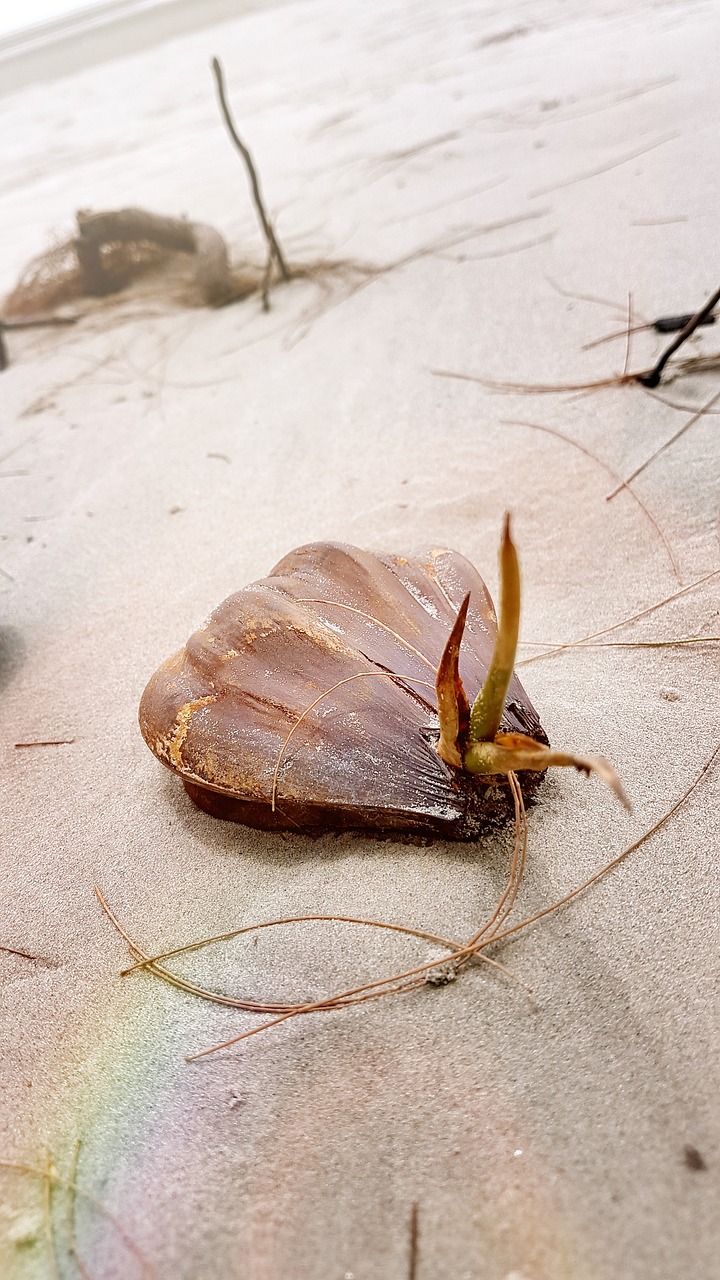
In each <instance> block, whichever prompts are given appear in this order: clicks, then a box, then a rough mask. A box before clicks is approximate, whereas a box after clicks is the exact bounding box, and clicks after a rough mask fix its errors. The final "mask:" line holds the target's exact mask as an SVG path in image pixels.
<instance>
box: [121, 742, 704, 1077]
mask: <svg viewBox="0 0 720 1280" xmlns="http://www.w3.org/2000/svg"><path fill="white" fill-rule="evenodd" d="M718 756H720V746H718V747H716V748H715V749H714V751H713V752H712V754H711V756H710V757H709V759H708V760H707V761H706V762H705V764H704V765H703V767H702V768H701V770H700V772H699V773H698V774H697V776H696V777H695V779H694V780H693V782H692V783H691V784H690V785H689V786H688V787H687V788H686V790H685V791H684V792H683V794H682V795H681V796H680V798H679V799H678V800H677V801H676V802H675V803H674V804H673V805H672V806H671V808H670V809H668V810H667V812H666V813H665V814H663V815H662V817H661V818H659V819H658V821H657V822H656V823H654V824H653V826H651V827H650V828H649V829H648V830H647V831H645V832H644V833H643V835H641V836H640V837H639V838H638V839H637V840H635V841H634V842H633V843H632V844H630V845H628V846H627V848H625V849H624V850H623V851H622V852H621V853H620V854H618V855H617V856H616V857H615V858H613V859H611V861H610V862H608V863H606V864H605V866H603V867H601V868H600V870H599V871H597V872H595V873H594V874H593V875H592V876H590V877H589V878H588V879H587V880H585V881H584V882H583V884H581V885H579V886H578V887H577V888H576V889H573V890H572V891H571V892H570V893H568V894H565V895H564V896H563V897H562V898H561V899H559V900H558V901H557V902H554V903H552V904H551V905H550V906H548V907H545V908H543V909H542V910H541V911H539V912H536V913H534V914H533V915H532V916H528V917H526V918H525V919H524V920H521V921H520V922H519V923H517V924H515V925H511V926H509V927H507V928H501V927H500V926H501V925H502V923H503V922H504V921H505V920H506V919H507V915H508V913H509V910H510V909H511V907H512V904H513V903H514V901H515V897H516V896H517V889H518V888H519V884H520V880H521V878H522V870H523V867H524V858H525V849H526V840H527V826H526V822H525V821H524V806H523V805H522V793H521V792H520V791H519V787H518V788H517V790H516V788H515V786H513V779H510V782H511V786H512V789H513V796H514V798H515V803H516V818H519V819H520V820H521V821H522V826H521V825H518V823H517V822H516V836H515V844H514V850H513V857H512V861H511V868H510V875H509V878H508V883H507V886H506V889H505V891H504V894H503V896H502V898H501V900H500V903H499V904H498V906H497V907H496V909H495V912H494V915H493V917H491V920H490V921H488V923H487V924H486V925H485V926H483V928H482V929H481V930H479V931H478V933H476V934H475V935H474V938H473V939H471V940H470V942H469V943H466V944H465V946H464V947H461V948H458V949H457V950H456V951H455V952H453V953H452V954H450V955H449V956H447V957H446V960H445V962H444V963H445V964H446V965H447V966H448V968H452V967H457V968H459V967H461V966H462V965H463V964H466V963H468V961H469V960H470V959H471V958H472V957H473V956H475V955H477V954H478V953H479V952H480V951H481V950H483V949H484V948H486V947H489V946H490V945H493V944H495V943H496V942H500V941H502V940H504V939H505V938H508V937H511V936H514V935H516V934H517V933H519V932H520V931H521V930H523V929H526V928H528V927H529V926H530V925H532V924H535V923H536V922H537V921H538V920H540V919H543V918H544V917H545V916H548V915H550V914H552V913H553V912H555V911H557V910H559V909H560V907H562V906H564V905H565V904H566V903H568V902H570V901H571V900H572V899H573V898H576V897H578V896H579V895H580V894H581V893H583V892H584V891H585V890H586V889H587V888H589V887H590V886H591V885H593V884H595V883H597V881H598V880H600V879H601V878H603V877H604V876H606V875H607V874H608V873H609V872H610V871H611V870H612V869H613V868H614V867H616V866H618V865H619V864H620V863H621V862H622V861H624V860H625V859H626V858H627V857H628V856H629V855H630V854H631V853H633V852H635V851H636V850H637V849H638V848H640V847H641V845H643V844H644V843H645V842H646V841H647V840H649V839H650V838H651V837H652V836H654V835H655V834H656V832H657V831H659V830H660V829H661V828H662V827H663V826H665V824H666V823H667V822H669V821H670V819H671V818H672V817H673V816H674V815H675V814H676V813H677V812H678V811H679V809H680V808H682V806H683V805H684V804H686V802H687V801H688V800H689V798H690V796H691V795H692V794H693V792H694V791H695V790H696V788H697V787H698V786H699V784H700V783H701V781H702V780H703V778H704V777H705V776H706V774H707V773H708V772H709V770H710V769H711V767H712V766H713V764H714V763H715V761H716V760H717V758H718ZM523 828H524V829H523ZM96 894H97V896H98V899H99V901H100V902H101V904H102V905H103V907H104V909H105V910H106V912H107V913H108V916H109V917H110V919H111V920H112V921H113V923H114V924H115V927H116V928H117V929H118V931H119V932H120V933H121V935H122V936H123V937H124V938H125V940H126V942H127V943H128V946H129V947H130V949H131V951H132V952H134V953H135V954H136V955H140V956H141V955H142V953H141V952H140V951H139V948H138V947H137V945H136V944H134V943H133V942H132V939H130V938H129V936H128V935H127V933H126V932H125V930H124V929H123V928H122V926H121V925H120V924H119V922H118V921H117V920H116V919H115V917H114V916H113V915H112V912H111V911H110V909H109V907H108V906H107V904H106V903H105V902H104V899H103V897H102V894H101V893H100V891H99V890H98V889H97V888H96ZM503 904H504V905H503ZM493 922H494V923H493ZM491 925H492V927H491ZM486 934H487V936H485V935H486ZM441 964H442V962H439V961H434V962H431V963H430V964H425V965H421V966H418V967H416V968H415V969H411V970H408V971H406V972H405V973H402V974H396V975H395V976H394V977H392V978H385V979H380V980H377V981H375V982H371V983H365V984H364V985H362V986H360V987H355V988H353V989H352V990H350V991H346V992H341V993H338V994H337V995H336V996H332V997H329V998H326V999H325V1000H322V1001H315V1002H312V1003H307V1004H304V1005H295V1006H291V1007H286V1008H285V1009H284V1010H283V1011H282V1012H281V1013H280V1014H279V1016H277V1017H275V1018H273V1019H272V1020H271V1021H270V1022H266V1023H263V1024H262V1025H260V1026H258V1027H254V1028H251V1029H250V1030H249V1031H244V1032H242V1033H241V1034H240V1035H237V1036H234V1037H232V1039H230V1040H227V1041H224V1042H223V1043H222V1044H221V1045H214V1046H213V1047H212V1048H211V1049H206V1050H202V1051H201V1052H200V1053H196V1054H193V1055H190V1056H189V1057H188V1058H187V1059H186V1060H187V1061H195V1060H196V1059H198V1058H202V1057H206V1056H208V1055H209V1054H212V1053H216V1052H217V1051H218V1050H220V1049H225V1048H229V1047H230V1046H232V1045H235V1044H238V1043H240V1042H241V1041H244V1040H247V1039H249V1038H250V1037H252V1036H254V1035H258V1034H259V1033H260V1032H261V1031H265V1030H268V1029H269V1028H270V1027H274V1026H278V1025H279V1024H280V1023H282V1022H286V1021H288V1020H289V1019H290V1018H294V1017H296V1016H298V1015H300V1014H303V1013H312V1012H319V1011H321V1010H330V1009H338V1008H344V1007H347V1006H348V1005H351V1004H357V1003H361V1002H363V1001H365V1000H370V999H377V998H380V997H382V996H385V995H391V994H395V993H398V992H407V991H411V990H417V988H418V987H419V986H422V985H426V982H427V977H426V976H421V975H427V974H428V973H429V972H431V971H432V970H433V969H435V970H436V971H437V970H438V969H439V967H440V965H441ZM215 998H219V997H215ZM220 999H222V998H220ZM228 1003H230V1001H228ZM245 1007H246V1008H247V1006H245ZM256 1011H258V1012H260V1009H257V1010H256Z"/></svg>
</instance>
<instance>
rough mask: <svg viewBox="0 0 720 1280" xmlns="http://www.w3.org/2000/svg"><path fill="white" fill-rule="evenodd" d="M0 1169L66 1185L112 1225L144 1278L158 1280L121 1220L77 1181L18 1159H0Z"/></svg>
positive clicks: (62, 1185)
mask: <svg viewBox="0 0 720 1280" xmlns="http://www.w3.org/2000/svg"><path fill="white" fill-rule="evenodd" d="M0 1169H7V1170H9V1171H11V1172H13V1173H23V1174H27V1175H28V1176H30V1177H33V1178H40V1179H41V1181H46V1180H47V1179H48V1178H49V1179H50V1181H51V1182H53V1183H55V1184H57V1185H58V1186H61V1187H66V1188H67V1189H68V1190H71V1191H73V1192H74V1194H75V1195H76V1196H80V1198H81V1199H82V1200H85V1201H86V1202H87V1203H88V1204H91V1205H92V1206H93V1208H94V1209H96V1210H97V1212H98V1213H99V1214H101V1216H102V1217H103V1218H105V1220H106V1221H107V1222H109V1223H110V1224H111V1225H112V1226H113V1227H114V1229H115V1231H116V1232H117V1234H118V1236H119V1237H120V1239H121V1240H122V1242H123V1244H124V1246H125V1248H126V1249H127V1251H128V1253H130V1254H132V1256H133V1258H134V1259H135V1261H136V1262H137V1263H138V1265H139V1267H140V1268H141V1269H142V1273H143V1275H144V1276H145V1277H146V1280H158V1277H157V1272H156V1271H155V1268H154V1267H152V1266H151V1265H150V1263H149V1262H148V1260H147V1258H146V1257H145V1256H144V1254H143V1253H142V1252H141V1251H140V1249H139V1248H138V1246H137V1245H136V1244H135V1241H134V1240H133V1239H132V1237H131V1236H129V1235H128V1233H127V1231H126V1230H125V1227H124V1226H123V1224H122V1222H120V1220H119V1219H118V1218H117V1217H116V1216H115V1214H114V1213H111V1212H110V1210H109V1209H106V1208H105V1205H104V1204H102V1203H101V1201H100V1200H98V1199H97V1198H96V1197H95V1196H94V1195H91V1194H90V1192H89V1191H85V1190H84V1189H83V1187H80V1186H78V1185H77V1183H76V1182H73V1181H71V1179H70V1178H63V1177H61V1176H60V1174H59V1173H58V1172H57V1171H56V1170H54V1169H52V1170H51V1171H50V1172H48V1171H47V1170H46V1169H36V1168H35V1166H34V1165H31V1164H23V1163H21V1162H20V1161H15V1160H0Z"/></svg>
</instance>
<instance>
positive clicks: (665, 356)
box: [637, 288, 720, 387]
mask: <svg viewBox="0 0 720 1280" xmlns="http://www.w3.org/2000/svg"><path fill="white" fill-rule="evenodd" d="M718 302H720V288H718V289H716V290H715V292H714V293H713V294H712V295H711V297H709V298H708V300H707V302H705V303H703V305H702V307H701V308H700V310H699V311H696V313H695V315H694V316H691V317H690V319H689V320H688V322H687V324H686V325H685V327H684V328H683V329H681V330H680V332H679V334H678V335H677V337H676V338H673V340H672V342H671V343H670V345H669V346H668V347H666V348H665V350H664V351H663V353H662V355H661V356H660V359H659V360H658V361H657V363H656V364H654V365H653V367H652V369H651V370H650V371H649V373H644V374H638V375H637V381H638V382H642V384H643V386H645V387H657V386H659V385H660V378H661V377H662V371H663V369H664V368H665V365H666V364H667V362H668V360H669V359H670V357H671V356H672V355H674V354H675V352H676V351H677V349H678V347H681V346H682V344H683V343H684V342H686V341H687V339H688V338H689V337H690V335H691V334H692V333H694V332H695V330H696V329H697V327H698V325H700V324H702V323H703V321H704V320H705V318H706V316H709V315H710V312H711V311H713V310H714V308H715V307H716V306H717V304H718Z"/></svg>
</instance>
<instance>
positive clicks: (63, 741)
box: [15, 738, 75, 751]
mask: <svg viewBox="0 0 720 1280" xmlns="http://www.w3.org/2000/svg"><path fill="white" fill-rule="evenodd" d="M74 741H75V739H74V738H51V739H50V740H48V741H44V742H16V743H15V750H16V751H21V750H22V749H23V748H25V747H69V746H70V744H71V743H73V742H74Z"/></svg>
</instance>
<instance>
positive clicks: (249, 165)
mask: <svg viewBox="0 0 720 1280" xmlns="http://www.w3.org/2000/svg"><path fill="white" fill-rule="evenodd" d="M212 69H213V75H214V76H215V84H216V85H217V91H218V98H219V100H220V110H221V112H222V116H223V119H224V121H225V124H226V127H227V131H228V133H229V134H230V137H231V138H232V140H233V142H234V144H235V146H236V147H237V149H238V151H239V152H240V155H241V156H242V158H243V160H244V162H245V168H246V169H247V173H248V177H249V179H250V186H251V188H252V194H253V200H254V202H255V209H256V210H257V215H258V217H259V219H260V223H261V226H262V229H263V232H264V235H265V239H266V241H267V245H268V250H269V252H270V253H271V255H272V257H273V258H274V259H275V261H276V262H277V265H278V269H279V271H280V274H281V276H282V278H283V280H289V279H290V271H289V269H288V265H287V263H286V261H285V258H284V256H283V252H282V249H281V248H280V245H279V244H278V240H277V236H276V235H275V231H274V228H273V225H272V222H271V221H270V217H269V215H268V212H267V210H266V208H265V203H264V201H263V198H262V192H261V190H260V179H259V178H258V175H257V170H256V168H255V165H254V164H253V159H252V156H251V155H250V152H249V151H248V149H247V147H246V146H245V143H244V142H243V141H242V138H241V137H240V135H239V133H238V131H237V129H236V128H235V123H234V121H233V118H232V115H231V114H230V107H229V106H228V101H227V95H226V92H225V77H224V73H223V69H222V66H221V64H220V60H219V59H218V58H213V60H212Z"/></svg>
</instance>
